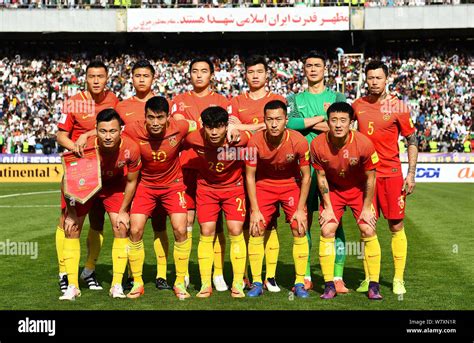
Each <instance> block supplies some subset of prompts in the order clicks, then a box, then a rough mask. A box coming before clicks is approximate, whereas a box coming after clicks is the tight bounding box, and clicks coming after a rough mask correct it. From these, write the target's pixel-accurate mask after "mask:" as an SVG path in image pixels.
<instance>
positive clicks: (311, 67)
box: [304, 58, 324, 83]
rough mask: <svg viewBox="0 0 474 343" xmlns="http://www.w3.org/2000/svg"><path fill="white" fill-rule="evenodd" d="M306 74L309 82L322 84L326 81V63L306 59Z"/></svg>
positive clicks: (316, 59)
mask: <svg viewBox="0 0 474 343" xmlns="http://www.w3.org/2000/svg"><path fill="white" fill-rule="evenodd" d="M304 74H305V76H306V78H307V79H308V81H309V82H312V83H319V82H321V81H322V80H323V79H324V61H323V60H322V59H320V58H308V59H306V62H305V64H304Z"/></svg>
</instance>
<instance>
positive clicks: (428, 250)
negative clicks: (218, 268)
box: [0, 184, 474, 310]
mask: <svg viewBox="0 0 474 343" xmlns="http://www.w3.org/2000/svg"><path fill="white" fill-rule="evenodd" d="M57 189H58V185H56V184H1V185H0V244H5V243H7V240H9V241H10V242H33V243H37V246H38V251H37V258H36V259H32V258H31V256H17V255H11V254H10V255H0V261H1V262H0V278H1V285H2V292H0V309H1V310H54V309H91V310H94V309H97V310H104V309H107V310H115V309H124V310H130V309H132V310H133V309H143V310H171V309H176V310H182V309H192V310H211V309H226V310H228V309H237V310H239V309H240V310H248V309H256V310H275V309H278V310H296V309H302V310H309V309H311V310H346V309H355V310H366V309H369V310H389V309H390V310H456V309H470V310H472V309H474V305H473V304H474V293H473V292H472V291H471V290H470V287H471V285H473V284H474V268H473V262H472V261H473V260H474V235H473V232H472V230H473V223H474V211H473V203H474V196H473V194H474V184H418V185H417V189H416V192H415V194H414V195H412V196H410V197H409V199H408V208H407V219H406V228H407V236H408V242H409V243H408V262H407V269H406V277H405V280H406V287H407V290H408V293H407V294H405V295H404V296H403V298H399V297H398V296H396V295H394V294H393V293H392V292H391V281H392V277H393V263H392V255H391V249H390V234H389V232H388V228H387V224H386V222H385V220H381V221H380V223H379V225H378V236H379V239H380V242H381V246H382V271H381V280H380V283H381V292H382V294H383V296H384V299H383V300H382V301H381V302H371V301H369V300H368V299H367V297H366V295H365V294H359V293H356V292H355V291H354V289H355V288H357V286H358V284H359V282H360V280H361V279H362V278H363V267H362V261H361V259H360V258H358V256H357V254H358V251H357V248H356V247H357V246H356V244H355V243H356V242H358V241H359V236H358V230H357V229H356V227H355V222H354V219H353V217H352V215H351V214H348V213H346V215H345V217H344V227H345V231H346V237H347V242H349V244H353V247H354V249H352V255H349V256H348V257H347V262H346V269H345V273H344V279H345V281H346V284H347V287H348V288H350V289H351V293H349V294H347V295H339V296H337V297H336V298H335V299H334V300H332V301H323V300H320V299H319V295H320V294H321V291H322V289H321V286H320V285H321V284H322V278H321V271H320V266H319V263H318V257H317V256H318V254H317V249H318V234H317V232H318V228H317V227H316V226H314V225H313V232H314V234H313V250H312V252H311V254H312V260H313V262H312V271H313V282H315V285H316V286H315V290H313V291H311V292H310V295H311V298H309V299H293V297H291V296H290V295H289V292H290V289H291V286H292V283H293V281H294V269H293V262H292V253H291V247H292V238H291V235H290V230H289V228H288V226H287V225H286V224H285V223H284V219H283V218H284V216H281V217H280V223H279V226H280V229H279V235H280V246H281V249H280V258H279V264H278V268H277V281H278V283H279V285H280V287H282V292H280V293H269V292H265V293H264V295H263V296H262V297H260V298H257V299H251V298H244V299H233V298H231V296H230V293H228V292H224V293H219V292H214V294H213V295H212V297H211V298H209V299H198V298H195V297H193V298H190V299H187V300H184V301H179V300H178V299H177V298H175V296H174V295H173V293H172V292H171V291H158V290H157V289H156V288H155V285H154V279H155V273H156V259H155V254H154V251H153V234H152V230H151V227H150V225H149V224H148V227H147V229H146V233H145V237H144V241H145V249H146V262H145V266H144V275H143V277H144V279H145V281H146V284H145V296H144V297H142V298H140V299H136V300H130V299H111V298H109V296H108V289H109V287H110V282H111V279H112V262H111V246H112V233H111V229H110V225H109V224H107V226H106V228H105V241H104V246H103V248H102V252H101V256H100V258H99V263H98V266H97V275H98V279H99V281H101V282H102V286H103V287H104V290H103V291H90V290H88V289H85V288H84V287H82V297H81V298H79V299H77V300H76V301H75V302H60V301H59V300H58V297H59V295H60V293H59V289H58V286H57V259H56V250H55V241H54V233H55V228H56V223H57V219H58V213H59V206H58V205H57V204H59V193H57V192H48V193H45V192H46V191H55V190H57ZM34 192H42V193H39V194H26V195H25V194H23V195H17V196H7V197H6V195H11V194H18V193H34ZM194 229H195V231H194V232H195V233H194V236H195V237H196V238H194V240H193V246H194V247H193V251H192V253H191V262H190V273H191V285H190V293H191V294H192V295H195V294H196V293H197V290H198V289H199V287H200V282H199V267H198V264H197V243H198V239H197V237H198V227H197V225H196V226H195V228H194ZM87 231H88V226H86V227H85V229H84V232H83V235H82V239H81V247H82V251H81V266H82V265H83V264H84V260H85V256H86V244H85V238H86V236H87ZM169 235H170V236H171V233H169ZM172 241H173V239H172V238H171V237H170V243H171V242H172ZM228 246H229V243H228V245H227V259H226V265H225V278H226V280H227V282H228V283H229V282H230V281H231V265H230V262H229V258H228ZM170 252H172V245H171V244H170ZM0 253H1V250H0ZM3 253H5V251H3ZM33 257H34V256H33ZM81 270H82V268H81ZM173 274H174V265H173V261H172V253H170V260H169V269H168V281H169V282H170V283H172V282H173V281H174V277H173Z"/></svg>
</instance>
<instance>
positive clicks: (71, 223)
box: [64, 216, 79, 234]
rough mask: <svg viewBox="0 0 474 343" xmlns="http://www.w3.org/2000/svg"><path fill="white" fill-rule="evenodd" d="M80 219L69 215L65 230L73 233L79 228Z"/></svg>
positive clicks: (65, 221)
mask: <svg viewBox="0 0 474 343" xmlns="http://www.w3.org/2000/svg"><path fill="white" fill-rule="evenodd" d="M77 222H78V220H77V218H76V217H73V216H67V217H66V219H65V220H64V232H65V233H67V234H71V233H73V232H76V231H78V230H79V225H78V224H77Z"/></svg>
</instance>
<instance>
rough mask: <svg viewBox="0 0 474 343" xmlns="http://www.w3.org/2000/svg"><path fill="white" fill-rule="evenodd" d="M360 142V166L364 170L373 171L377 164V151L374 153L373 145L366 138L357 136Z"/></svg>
mask: <svg viewBox="0 0 474 343" xmlns="http://www.w3.org/2000/svg"><path fill="white" fill-rule="evenodd" d="M358 137H359V138H360V142H361V151H360V158H361V161H362V165H363V166H364V170H365V171H368V170H373V169H375V168H376V165H377V163H378V162H379V156H378V155H377V151H375V147H374V144H373V143H372V142H371V141H370V139H368V138H367V137H365V136H363V135H362V134H361V135H358Z"/></svg>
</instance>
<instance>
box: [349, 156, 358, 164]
mask: <svg viewBox="0 0 474 343" xmlns="http://www.w3.org/2000/svg"><path fill="white" fill-rule="evenodd" d="M357 163H359V159H358V158H357V157H350V158H349V164H350V165H351V166H356V165H357Z"/></svg>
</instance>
